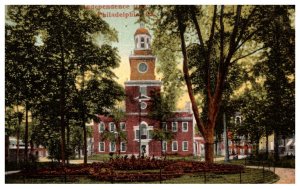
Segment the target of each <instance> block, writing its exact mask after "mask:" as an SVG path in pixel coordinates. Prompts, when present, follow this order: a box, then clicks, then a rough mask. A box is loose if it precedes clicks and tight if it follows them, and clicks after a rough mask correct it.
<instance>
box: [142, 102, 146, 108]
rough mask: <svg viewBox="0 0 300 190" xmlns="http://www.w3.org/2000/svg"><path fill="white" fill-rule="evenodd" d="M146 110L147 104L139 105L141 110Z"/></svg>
mask: <svg viewBox="0 0 300 190" xmlns="http://www.w3.org/2000/svg"><path fill="white" fill-rule="evenodd" d="M146 108H147V103H146V102H142V103H141V109H142V110H144V109H146Z"/></svg>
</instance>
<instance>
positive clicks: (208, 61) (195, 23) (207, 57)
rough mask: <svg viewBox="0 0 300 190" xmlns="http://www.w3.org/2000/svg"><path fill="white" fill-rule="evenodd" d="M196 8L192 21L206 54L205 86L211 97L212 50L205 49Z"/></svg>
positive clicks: (203, 52)
mask: <svg viewBox="0 0 300 190" xmlns="http://www.w3.org/2000/svg"><path fill="white" fill-rule="evenodd" d="M195 9H196V7H195V6H192V8H191V15H192V21H193V23H194V25H195V28H196V31H197V35H198V39H199V41H200V47H201V51H202V54H203V55H204V61H205V67H206V72H205V74H206V77H205V78H206V81H205V86H206V89H207V94H208V98H209V99H210V98H211V85H210V74H209V73H210V72H209V65H210V60H209V59H210V52H211V51H206V49H205V46H204V41H203V38H202V34H201V30H200V26H199V23H198V21H197V18H196V12H195ZM215 12H216V11H215ZM213 20H215V15H214V19H213ZM213 22H215V21H213ZM210 38H212V37H210Z"/></svg>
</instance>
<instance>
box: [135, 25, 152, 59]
mask: <svg viewBox="0 0 300 190" xmlns="http://www.w3.org/2000/svg"><path fill="white" fill-rule="evenodd" d="M134 40H135V49H134V54H135V55H149V54H151V46H150V43H151V35H150V33H149V31H148V30H147V29H146V28H145V27H144V23H143V22H141V23H140V27H139V28H138V29H137V30H136V31H135V33H134Z"/></svg>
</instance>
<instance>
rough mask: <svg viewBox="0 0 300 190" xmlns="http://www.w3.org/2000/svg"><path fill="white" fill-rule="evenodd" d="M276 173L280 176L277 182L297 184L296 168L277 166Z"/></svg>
mask: <svg viewBox="0 0 300 190" xmlns="http://www.w3.org/2000/svg"><path fill="white" fill-rule="evenodd" d="M275 174H277V175H278V176H279V177H280V179H279V180H278V181H277V182H276V184H295V169H291V168H275Z"/></svg>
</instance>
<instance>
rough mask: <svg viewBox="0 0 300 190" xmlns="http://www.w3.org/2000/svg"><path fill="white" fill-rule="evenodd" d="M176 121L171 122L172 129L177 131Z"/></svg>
mask: <svg viewBox="0 0 300 190" xmlns="http://www.w3.org/2000/svg"><path fill="white" fill-rule="evenodd" d="M177 124H178V123H177V122H172V131H173V132H176V131H177Z"/></svg>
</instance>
